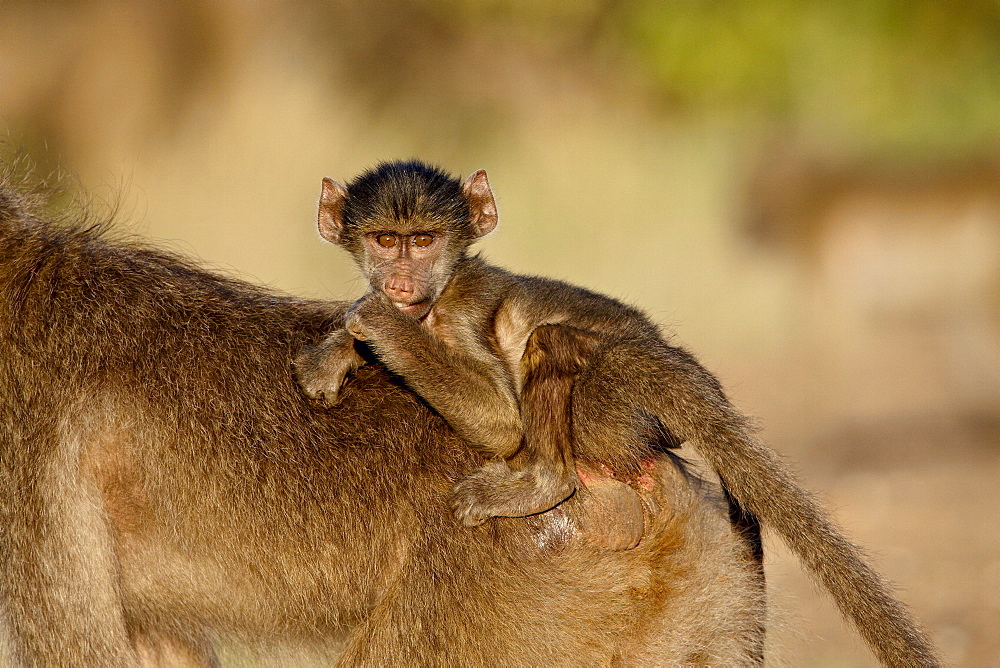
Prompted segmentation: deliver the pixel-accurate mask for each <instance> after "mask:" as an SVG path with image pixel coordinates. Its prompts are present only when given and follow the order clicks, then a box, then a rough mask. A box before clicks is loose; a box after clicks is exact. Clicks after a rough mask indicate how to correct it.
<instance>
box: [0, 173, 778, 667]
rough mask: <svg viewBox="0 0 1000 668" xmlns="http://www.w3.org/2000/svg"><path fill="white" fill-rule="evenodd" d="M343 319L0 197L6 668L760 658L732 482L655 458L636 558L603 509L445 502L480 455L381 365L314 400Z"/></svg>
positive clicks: (737, 661) (0, 641) (0, 563)
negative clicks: (289, 649) (314, 366)
mask: <svg viewBox="0 0 1000 668" xmlns="http://www.w3.org/2000/svg"><path fill="white" fill-rule="evenodd" d="M345 307H346V305H342V304H333V305H329V304H325V303H319V302H311V301H304V300H299V299H294V298H290V297H286V296H282V295H276V294H274V293H271V292H268V291H265V290H262V289H260V288H258V287H255V286H252V285H248V284H246V283H243V282H240V281H235V280H230V279H225V278H221V277H219V276H216V275H213V274H210V273H207V272H205V271H203V270H201V269H199V268H197V267H195V266H192V265H191V264H189V263H187V262H185V261H183V260H181V259H179V258H177V257H174V256H172V255H169V254H164V253H162V252H160V251H157V250H153V249H149V248H146V247H144V246H142V245H140V244H137V243H134V242H130V241H121V240H118V241H116V240H115V239H113V238H111V237H110V236H109V235H108V234H107V233H104V232H101V230H99V229H97V228H96V227H88V226H87V225H81V224H64V225H55V224H52V223H49V222H46V221H44V220H40V219H38V218H37V217H35V216H34V215H33V214H31V213H30V211H28V210H27V208H26V207H25V206H24V205H23V204H21V203H20V202H19V200H18V198H17V196H16V195H15V194H14V192H13V191H12V190H11V189H10V188H9V187H6V186H0V651H2V656H0V663H3V664H4V665H31V666H129V665H136V664H138V663H140V662H144V663H147V664H152V665H155V664H160V663H184V662H188V663H202V664H206V663H211V662H212V661H214V659H213V656H214V652H213V651H212V649H211V647H210V645H212V644H216V643H218V642H219V641H222V642H223V643H226V644H229V643H237V644H239V643H248V644H258V643H259V644H263V645H268V644H273V643H279V644H280V643H284V644H285V645H289V644H290V645H293V646H294V645H299V646H321V645H325V644H328V643H329V644H332V645H336V644H337V643H340V642H343V643H344V644H343V654H342V656H341V658H340V662H341V664H342V665H385V664H388V665H414V666H441V665H455V666H486V665H512V666H538V665H663V664H668V665H678V664H685V663H693V664H702V665H741V664H752V663H755V662H756V661H757V658H758V655H759V648H760V643H761V635H760V629H761V621H762V619H763V617H762V615H763V601H762V590H761V578H760V575H759V571H758V568H759V563H758V562H757V561H756V560H755V558H754V556H753V549H752V546H751V545H750V544H748V542H747V540H746V539H745V538H744V537H743V536H741V535H740V534H739V533H738V532H736V531H734V530H733V528H732V526H731V524H730V522H729V518H728V516H727V512H728V511H727V505H726V503H725V500H724V498H723V497H722V495H721V493H720V492H719V490H718V489H716V488H714V487H712V486H711V485H708V484H704V483H699V482H698V481H697V480H696V479H694V478H692V477H691V476H690V475H689V474H688V473H687V472H686V467H685V466H684V464H683V463H682V462H680V461H676V460H672V459H671V458H669V457H665V456H664V457H657V458H655V459H654V460H653V462H652V463H653V466H652V474H651V475H652V484H650V485H647V486H646V487H640V488H637V489H634V490H633V491H634V493H635V494H636V495H638V496H640V497H641V498H642V504H643V507H644V508H645V509H646V510H645V512H646V514H647V521H646V526H645V534H646V535H645V537H644V538H643V540H642V541H641V542H640V543H639V545H638V546H637V547H635V548H634V549H632V550H628V551H624V552H616V551H609V550H607V549H603V548H595V547H593V546H592V545H591V544H590V543H589V542H588V540H587V538H586V535H585V534H584V533H582V531H581V530H580V528H579V527H578V526H577V519H576V518H578V517H586V516H587V513H586V504H587V503H588V502H587V500H586V499H585V498H579V499H578V498H574V499H572V500H571V501H570V502H569V503H567V504H564V505H563V506H561V507H560V508H558V509H556V510H554V511H552V512H550V513H546V514H544V515H539V516H536V517H532V518H528V519H504V520H498V521H495V522H491V523H490V524H488V525H484V526H481V527H477V528H473V529H469V528H465V527H462V526H460V525H459V524H458V523H457V522H456V521H455V518H454V516H453V515H452V513H451V511H450V509H449V507H448V504H447V498H448V495H449V493H450V490H451V489H452V487H453V485H454V484H455V481H456V480H458V479H460V478H462V477H463V476H466V475H468V474H469V473H470V472H471V471H473V470H475V469H476V468H477V467H479V466H480V465H481V464H482V459H481V458H479V457H478V456H477V455H475V454H474V453H472V452H470V451H469V449H468V448H467V446H466V445H465V443H463V442H462V441H461V440H460V439H459V438H458V437H457V436H456V435H455V434H454V433H453V432H452V431H451V430H450V429H449V428H448V425H447V424H446V423H445V422H444V421H443V420H441V419H440V418H438V417H437V416H436V415H434V414H433V412H431V411H429V410H428V409H427V407H426V406H425V404H424V403H423V402H422V401H420V400H419V399H418V398H416V397H415V396H414V395H413V394H411V393H410V392H408V391H406V390H405V389H404V388H402V387H400V386H399V385H398V383H396V382H395V381H394V380H392V379H391V378H390V377H389V376H388V375H387V374H386V373H385V372H384V370H383V369H382V368H381V367H380V366H378V365H370V366H367V367H365V368H362V369H360V370H358V371H357V373H356V374H355V376H354V378H353V381H352V382H351V384H350V385H349V386H348V387H347V388H346V390H345V392H344V394H343V396H342V397H341V403H340V404H339V405H338V406H337V407H335V408H331V409H329V410H319V409H317V408H316V407H315V406H314V405H311V404H310V402H309V401H307V400H306V399H305V398H304V397H303V396H302V395H301V394H300V392H299V391H298V390H297V389H296V387H295V384H294V382H293V380H292V377H291V374H290V373H289V365H290V361H291V358H292V355H293V353H294V351H296V350H297V349H298V348H299V347H300V346H302V345H304V344H315V343H317V342H318V341H319V340H320V338H321V337H322V336H323V335H324V334H325V333H326V332H328V331H330V330H331V329H335V328H337V327H339V326H341V325H342V322H343V314H344V310H345ZM525 389H526V392H529V393H530V392H531V391H532V390H531V388H530V386H529V387H526V388H525ZM563 392H564V394H565V393H566V392H568V389H566V388H565V387H564V390H563ZM579 412H580V409H579V408H576V409H575V410H574V413H575V414H577V415H578V414H579ZM554 414H555V415H559V413H558V412H555V413H554ZM563 414H564V413H563ZM345 637H346V640H345Z"/></svg>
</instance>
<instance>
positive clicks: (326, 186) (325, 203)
mask: <svg viewBox="0 0 1000 668" xmlns="http://www.w3.org/2000/svg"><path fill="white" fill-rule="evenodd" d="M346 203H347V188H345V187H344V186H342V185H340V184H339V183H337V182H336V181H334V180H333V179H328V178H324V179H323V192H322V193H321V194H320V196H319V219H318V220H317V222H316V226H317V227H318V228H319V235H320V236H321V237H323V238H324V239H326V240H327V241H329V242H330V243H332V244H340V243H343V242H344V241H345V239H344V205H345V204H346Z"/></svg>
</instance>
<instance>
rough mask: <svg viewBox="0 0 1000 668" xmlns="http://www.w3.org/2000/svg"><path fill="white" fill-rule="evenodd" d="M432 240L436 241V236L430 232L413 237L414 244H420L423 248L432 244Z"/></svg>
mask: <svg viewBox="0 0 1000 668" xmlns="http://www.w3.org/2000/svg"><path fill="white" fill-rule="evenodd" d="M432 241H434V237H433V236H431V235H430V234H418V235H416V236H415V237H413V245H414V246H420V247H421V248H423V247H424V246H430V245H431V242H432Z"/></svg>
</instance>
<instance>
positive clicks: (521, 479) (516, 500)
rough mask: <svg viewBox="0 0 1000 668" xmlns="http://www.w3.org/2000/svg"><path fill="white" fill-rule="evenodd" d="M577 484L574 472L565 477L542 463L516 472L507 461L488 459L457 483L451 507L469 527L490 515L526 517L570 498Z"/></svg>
mask: <svg viewBox="0 0 1000 668" xmlns="http://www.w3.org/2000/svg"><path fill="white" fill-rule="evenodd" d="M576 484H577V480H576V475H575V474H574V475H571V476H563V475H559V474H558V473H557V472H555V471H551V470H546V469H544V468H542V467H539V466H529V467H528V468H526V469H524V470H523V471H515V470H513V469H512V468H510V466H509V465H508V464H507V463H506V462H488V463H486V464H484V465H483V466H482V468H480V469H479V470H478V471H476V472H474V473H472V474H471V475H470V476H469V477H467V478H465V479H464V480H461V481H459V482H458V484H456V485H455V489H454V490H453V491H452V495H451V509H452V511H454V513H455V517H457V518H458V521H459V522H461V523H462V524H464V525H466V526H470V527H471V526H478V525H480V524H482V523H483V522H485V521H486V520H487V519H489V518H491V517H527V516H528V515H536V514H538V513H542V512H545V511H546V510H550V509H552V508H554V507H555V506H557V505H559V504H560V503H562V502H563V501H565V500H566V499H568V498H569V497H570V496H572V495H573V492H574V491H576Z"/></svg>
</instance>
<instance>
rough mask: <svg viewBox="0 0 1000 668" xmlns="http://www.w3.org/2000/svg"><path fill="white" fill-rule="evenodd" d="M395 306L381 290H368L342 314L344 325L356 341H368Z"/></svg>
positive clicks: (392, 313)
mask: <svg viewBox="0 0 1000 668" xmlns="http://www.w3.org/2000/svg"><path fill="white" fill-rule="evenodd" d="M395 310H396V308H395V307H394V306H393V305H392V302H390V301H389V299H388V298H387V297H386V296H385V295H383V294H382V293H381V292H369V293H368V294H366V295H363V296H362V297H360V298H358V300H357V301H356V302H354V303H353V304H351V307H350V308H349V309H347V313H346V314H345V315H344V327H345V328H346V330H347V331H348V332H350V334H351V336H353V337H354V338H355V339H357V340H358V341H369V340H371V338H372V337H373V336H374V333H375V332H376V331H378V329H379V326H380V324H381V323H383V321H384V319H385V318H387V317H392V316H393V315H394V312H395Z"/></svg>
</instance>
